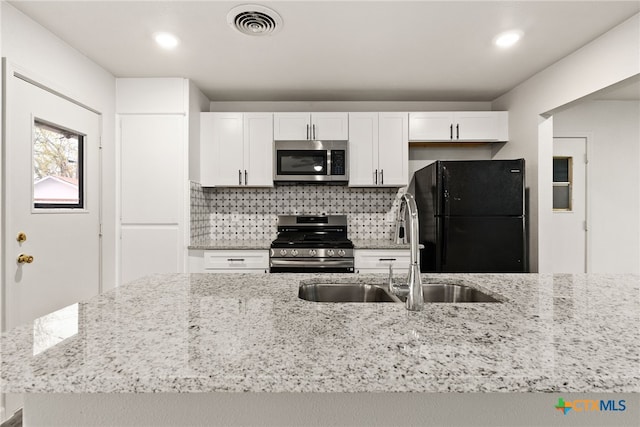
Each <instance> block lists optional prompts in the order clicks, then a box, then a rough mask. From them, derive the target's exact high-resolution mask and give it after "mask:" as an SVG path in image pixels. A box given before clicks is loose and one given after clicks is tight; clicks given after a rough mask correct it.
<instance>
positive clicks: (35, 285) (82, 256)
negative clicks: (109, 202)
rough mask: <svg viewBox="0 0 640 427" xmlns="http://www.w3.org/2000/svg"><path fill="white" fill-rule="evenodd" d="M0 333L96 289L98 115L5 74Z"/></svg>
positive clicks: (19, 77)
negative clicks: (0, 322)
mask: <svg viewBox="0 0 640 427" xmlns="http://www.w3.org/2000/svg"><path fill="white" fill-rule="evenodd" d="M4 79H5V82H4V83H5V85H4V87H5V95H6V103H5V109H4V115H5V132H6V133H5V136H6V137H5V153H4V157H3V168H4V173H5V189H4V193H3V200H2V204H3V206H4V209H5V210H4V218H3V222H4V224H3V226H4V227H3V229H4V233H3V239H4V242H3V243H4V250H3V253H4V275H5V277H4V280H3V281H4V287H5V289H4V296H5V298H4V299H3V307H2V308H3V310H2V311H3V312H2V330H8V329H11V328H13V327H15V326H17V325H20V324H23V323H26V322H30V321H32V320H33V319H35V318H37V317H40V316H42V315H44V314H47V313H50V312H52V311H55V310H58V309H60V308H62V307H65V306H67V305H70V304H73V303H76V302H78V301H81V300H84V299H87V298H90V297H92V296H94V295H96V294H98V292H99V289H100V153H99V150H100V137H99V135H100V123H101V122H100V115H99V114H97V113H96V112H94V111H90V110H89V109H88V108H85V107H83V106H81V105H80V104H77V103H76V102H74V101H73V100H71V99H69V98H66V97H65V96H64V95H61V94H59V93H56V92H53V91H51V90H50V89H48V88H46V87H44V86H41V85H39V84H37V83H35V82H33V81H31V80H29V79H28V78H26V77H25V76H23V75H21V74H19V73H18V72H16V71H14V70H13V69H12V68H10V67H8V66H7V69H6V70H5V76H4Z"/></svg>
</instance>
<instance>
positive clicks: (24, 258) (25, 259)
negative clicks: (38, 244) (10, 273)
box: [18, 254, 33, 264]
mask: <svg viewBox="0 0 640 427" xmlns="http://www.w3.org/2000/svg"><path fill="white" fill-rule="evenodd" d="M32 262H33V256H31V255H27V254H20V255H18V264H24V263H27V264H31V263H32Z"/></svg>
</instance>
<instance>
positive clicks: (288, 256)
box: [269, 215, 353, 273]
mask: <svg viewBox="0 0 640 427" xmlns="http://www.w3.org/2000/svg"><path fill="white" fill-rule="evenodd" d="M269 268H270V271H271V272H272V273H321V272H322V273H353V243H352V242H351V240H349V239H347V217H346V215H321V216H306V215H301V216H294V215H278V237H277V238H276V240H274V241H273V242H272V243H271V251H270V255H269Z"/></svg>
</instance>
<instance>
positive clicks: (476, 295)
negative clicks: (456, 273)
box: [422, 283, 500, 302]
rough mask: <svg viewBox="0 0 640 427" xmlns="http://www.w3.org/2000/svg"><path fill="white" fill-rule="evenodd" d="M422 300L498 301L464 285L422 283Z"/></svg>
mask: <svg viewBox="0 0 640 427" xmlns="http://www.w3.org/2000/svg"><path fill="white" fill-rule="evenodd" d="M422 294H423V295H424V302H500V301H499V300H497V299H496V298H494V297H492V296H491V295H488V294H485V293H484V292H482V291H479V290H478V289H475V288H472V287H470V286H465V285H454V284H444V283H438V284H424V285H422Z"/></svg>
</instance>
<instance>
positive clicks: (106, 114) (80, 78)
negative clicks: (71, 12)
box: [0, 2, 116, 290]
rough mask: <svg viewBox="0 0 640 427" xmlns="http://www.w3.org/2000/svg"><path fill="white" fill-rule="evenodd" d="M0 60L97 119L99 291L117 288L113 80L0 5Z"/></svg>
mask: <svg viewBox="0 0 640 427" xmlns="http://www.w3.org/2000/svg"><path fill="white" fill-rule="evenodd" d="M0 7H1V8H2V27H1V34H2V38H1V40H2V55H3V56H4V57H6V58H7V60H8V61H9V62H11V63H12V64H15V65H17V66H18V67H19V68H21V69H23V70H26V71H28V72H29V76H30V77H31V76H34V77H35V79H36V80H38V81H40V82H41V83H43V84H45V85H47V86H50V87H52V88H54V89H56V90H58V91H59V92H62V93H64V94H65V95H67V96H69V97H71V98H73V99H74V100H76V101H79V102H81V103H83V104H85V105H87V106H89V107H91V108H93V109H95V110H97V111H99V112H100V113H101V116H102V145H103V149H102V160H103V167H102V173H103V185H102V187H103V190H102V221H103V241H102V251H103V264H102V286H103V290H107V289H110V288H112V287H113V286H114V285H115V275H114V272H115V260H116V257H115V236H116V233H115V227H116V215H115V203H114V201H115V145H114V141H115V138H114V130H115V121H114V120H115V78H114V76H112V75H111V74H110V73H109V72H107V71H106V70H104V69H103V68H101V67H100V66H99V65H97V64H95V63H94V62H92V61H91V60H90V59H88V58H87V57H86V56H84V55H82V54H81V53H80V52H78V51H77V50H75V49H73V48H72V47H70V46H69V45H67V44H66V43H65V42H63V41H62V40H60V39H59V38H57V37H56V36H55V35H53V34H52V33H50V32H49V31H47V30H46V29H44V28H43V27H41V26H40V25H39V24H37V23H36V22H34V21H33V20H32V19H30V18H28V17H27V16H25V15H24V14H23V13H22V12H19V11H18V10H17V9H15V8H14V7H13V6H11V5H9V4H8V3H6V2H2V3H1V5H0Z"/></svg>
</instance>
